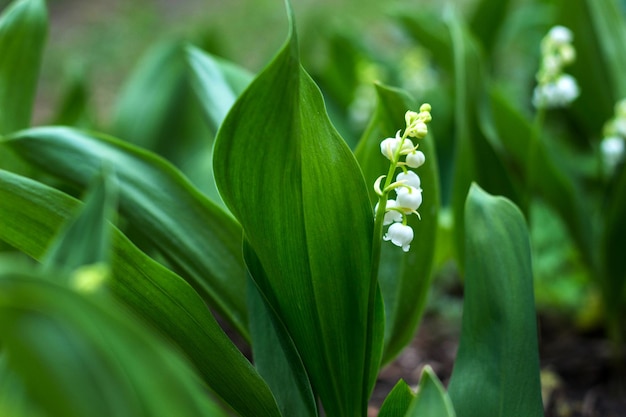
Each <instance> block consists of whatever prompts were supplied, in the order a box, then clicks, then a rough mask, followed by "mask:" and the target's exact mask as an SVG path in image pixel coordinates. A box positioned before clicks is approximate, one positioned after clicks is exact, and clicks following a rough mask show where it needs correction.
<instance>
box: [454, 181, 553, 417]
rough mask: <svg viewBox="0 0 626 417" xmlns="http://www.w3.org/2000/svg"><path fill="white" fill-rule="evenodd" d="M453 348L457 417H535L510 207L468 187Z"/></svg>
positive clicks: (530, 321) (523, 264)
mask: <svg viewBox="0 0 626 417" xmlns="http://www.w3.org/2000/svg"><path fill="white" fill-rule="evenodd" d="M465 236H466V242H465V250H466V271H465V272H466V277H465V297H464V305H463V323H462V329H461V340H460V345H459V350H458V353H457V358H456V361H455V364H454V369H453V373H452V378H451V380H450V385H449V393H450V397H451V399H452V402H453V404H454V408H455V410H456V413H457V415H458V416H459V417H479V416H480V417H482V416H486V415H488V416H493V417H498V416H501V417H507V416H528V417H533V416H543V404H542V401H541V387H540V383H539V354H538V346H537V327H536V316H535V308H534V305H535V303H534V295H533V280H532V279H533V278H532V267H531V259H530V243H529V240H528V232H527V230H526V225H525V222H524V218H523V216H522V214H521V212H520V211H519V209H518V208H517V207H515V205H513V204H512V203H511V202H510V201H508V200H506V199H504V198H502V197H493V196H491V195H489V194H487V193H486V192H484V191H483V190H482V189H480V188H479V187H478V186H477V185H475V184H474V185H472V187H471V189H470V192H469V194H468V197H467V203H466V206H465Z"/></svg>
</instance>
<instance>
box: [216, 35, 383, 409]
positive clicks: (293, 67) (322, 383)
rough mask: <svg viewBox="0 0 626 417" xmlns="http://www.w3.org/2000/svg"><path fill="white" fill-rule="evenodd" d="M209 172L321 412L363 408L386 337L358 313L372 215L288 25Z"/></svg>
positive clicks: (222, 136)
mask: <svg viewBox="0 0 626 417" xmlns="http://www.w3.org/2000/svg"><path fill="white" fill-rule="evenodd" d="M214 168H215V178H216V182H217V185H218V188H219V190H220V193H221V194H222V197H223V199H224V201H225V202H226V204H227V205H228V207H229V208H230V210H231V211H232V212H233V214H234V215H235V216H236V217H237V218H238V219H239V221H240V222H241V224H242V226H243V229H244V232H245V235H246V238H247V239H248V241H249V243H250V246H251V247H252V249H253V250H254V252H255V254H256V255H257V257H258V260H259V263H260V265H261V266H262V268H263V270H264V271H265V273H266V279H265V277H264V276H259V275H256V276H254V279H255V281H256V283H257V285H258V287H259V289H260V291H261V292H262V294H263V296H264V297H265V298H266V299H267V300H268V302H269V303H270V305H271V306H272V308H273V309H274V310H275V311H276V312H277V314H278V315H279V317H280V318H281V319H282V320H283V321H284V324H285V326H286V329H287V331H288V332H289V334H290V336H291V337H292V339H293V341H294V344H295V347H296V349H297V350H298V352H299V353H300V355H301V357H302V360H303V363H304V365H305V368H306V371H307V372H308V374H309V376H310V379H311V381H312V384H313V387H314V389H315V391H316V393H317V394H318V395H319V397H320V398H321V401H322V404H323V406H324V409H325V410H326V413H327V414H328V415H333V416H337V417H340V416H348V415H350V416H353V415H363V414H365V410H366V404H367V397H368V396H369V390H370V389H371V385H372V384H371V381H373V378H372V375H371V374H372V372H371V369H373V368H375V369H377V364H378V358H377V357H376V355H375V353H369V354H368V352H376V351H377V349H376V348H375V347H373V340H377V339H378V338H379V337H380V336H382V335H374V336H372V334H371V333H372V332H371V328H372V327H374V326H369V325H368V323H372V322H374V321H375V320H372V321H369V320H366V317H368V315H369V313H370V312H368V309H370V308H372V309H373V308H374V305H375V302H374V300H375V290H376V287H375V286H374V287H373V290H372V291H370V288H371V285H370V284H371V281H370V268H369V266H370V256H371V254H370V252H371V239H372V233H373V215H372V210H371V205H370V203H369V200H368V196H367V189H366V186H365V183H364V181H363V177H362V175H361V173H360V170H359V167H358V165H357V163H356V160H355V159H354V156H353V155H352V153H351V151H350V149H349V148H348V146H347V145H346V144H345V142H344V141H343V140H342V139H341V137H339V135H338V134H337V132H336V131H335V129H334V128H333V126H332V125H331V124H330V122H329V120H328V117H327V116H326V112H325V110H324V104H323V101H322V97H321V94H320V92H319V90H318V89H317V87H316V86H315V84H314V83H313V81H312V80H311V79H310V77H309V76H308V75H307V74H306V72H305V71H304V70H303V69H302V68H301V66H300V62H299V58H298V47H297V41H296V38H295V33H293V28H292V34H291V36H290V38H289V40H288V42H287V44H286V45H285V46H284V47H283V49H282V50H281V51H280V53H279V54H278V55H277V56H276V57H275V59H274V60H273V61H272V63H271V64H270V65H269V66H268V67H267V68H266V69H265V70H264V71H263V72H262V73H261V74H260V75H259V76H258V77H257V78H256V79H255V80H254V81H253V82H252V84H251V85H250V87H249V88H248V89H247V90H246V91H245V92H244V93H243V94H242V96H241V97H240V98H239V100H238V101H237V102H236V103H235V105H234V106H233V108H232V109H231V111H230V113H229V114H228V116H227V118H226V120H225V121H224V123H223V125H222V128H221V129H220V131H219V133H218V138H217V141H216V144H215V150H214ZM372 317H375V316H374V315H373V314H372ZM372 364H375V365H376V366H374V367H373V366H372ZM368 373H369V375H368Z"/></svg>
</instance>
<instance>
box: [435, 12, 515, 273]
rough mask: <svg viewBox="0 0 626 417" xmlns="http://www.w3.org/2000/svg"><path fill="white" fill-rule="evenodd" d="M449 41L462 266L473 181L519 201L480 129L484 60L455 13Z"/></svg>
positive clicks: (456, 209) (455, 209)
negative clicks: (467, 200)
mask: <svg viewBox="0 0 626 417" xmlns="http://www.w3.org/2000/svg"><path fill="white" fill-rule="evenodd" d="M446 23H447V25H448V30H449V32H450V37H451V39H452V51H451V52H452V54H453V56H454V79H455V97H454V101H455V116H456V117H455V122H456V129H457V131H456V132H455V135H456V146H457V148H456V155H455V173H454V184H453V195H452V207H453V215H454V227H455V228H454V232H455V236H456V244H457V257H458V259H459V261H460V265H461V266H463V265H464V259H463V256H464V253H465V251H464V249H463V245H464V239H463V230H464V226H463V222H464V216H463V207H464V202H465V196H466V195H467V192H468V189H469V187H470V184H471V182H472V181H478V182H479V183H480V184H481V185H482V186H484V187H486V188H487V189H488V190H489V191H490V192H494V193H498V194H503V195H506V196H507V197H510V198H512V199H516V200H517V199H518V198H517V197H518V196H517V190H516V189H515V187H514V185H513V183H512V181H511V179H510V177H509V175H508V173H507V171H506V169H505V167H504V165H503V163H502V161H501V160H500V159H499V158H498V155H497V154H496V152H495V150H494V149H493V147H492V146H491V144H490V143H489V142H488V140H487V138H486V137H485V135H484V133H483V131H482V130H481V129H480V126H479V123H478V121H479V118H478V111H477V110H478V108H479V106H480V104H481V103H482V102H483V100H486V97H485V94H484V90H485V83H486V81H485V74H484V58H483V54H482V53H481V50H480V48H479V47H478V45H477V44H476V42H475V40H474V39H473V36H472V34H471V33H469V32H468V30H467V28H466V27H465V26H464V24H463V22H462V21H461V20H460V18H459V17H458V15H457V14H456V13H450V14H449V15H448V16H447V20H446Z"/></svg>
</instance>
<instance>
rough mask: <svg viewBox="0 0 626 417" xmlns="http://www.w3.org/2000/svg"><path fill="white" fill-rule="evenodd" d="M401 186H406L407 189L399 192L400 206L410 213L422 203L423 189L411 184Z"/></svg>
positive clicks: (398, 200)
mask: <svg viewBox="0 0 626 417" xmlns="http://www.w3.org/2000/svg"><path fill="white" fill-rule="evenodd" d="M401 188H404V189H405V190H406V191H404V192H400V193H398V197H397V198H396V202H397V203H398V207H399V208H401V209H402V210H403V211H405V212H409V213H411V212H412V211H413V210H417V209H418V208H419V207H420V206H421V205H422V189H421V188H414V187H411V186H409V187H408V188H407V187H401Z"/></svg>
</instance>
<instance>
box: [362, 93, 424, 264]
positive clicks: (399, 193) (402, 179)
mask: <svg viewBox="0 0 626 417" xmlns="http://www.w3.org/2000/svg"><path fill="white" fill-rule="evenodd" d="M430 110H431V107H430V104H427V103H425V104H422V105H421V106H420V109H419V112H414V111H410V110H409V111H407V112H406V113H405V115H404V118H405V122H406V128H405V130H404V133H403V134H402V135H400V131H398V132H397V133H396V136H395V137H389V138H386V139H383V140H382V141H381V143H380V152H381V153H382V154H383V155H384V156H385V158H387V159H389V161H390V162H391V166H390V167H389V173H388V174H387V175H381V176H379V177H378V178H377V179H376V181H375V182H374V190H375V191H376V194H378V196H379V197H380V198H379V203H377V204H376V207H375V208H374V212H375V213H378V211H379V209H380V203H382V202H385V213H384V216H383V221H382V223H383V224H382V225H383V226H387V225H390V226H389V228H388V229H387V233H386V234H385V235H384V236H383V239H384V240H386V241H391V242H392V243H393V244H394V245H396V246H400V247H401V248H402V250H404V251H405V252H408V250H409V247H410V243H411V241H412V240H413V229H412V228H411V226H409V225H407V224H406V223H407V216H409V215H411V214H416V215H417V216H418V217H419V213H418V212H417V209H418V208H419V207H420V206H421V204H422V188H421V179H420V177H419V175H417V174H416V173H415V172H413V171H411V170H409V169H407V167H408V168H418V167H420V166H422V165H423V164H424V162H425V160H426V157H425V155H424V153H423V152H421V151H418V150H417V148H418V146H419V145H417V146H416V145H414V144H413V142H412V141H411V139H409V138H416V139H422V138H424V137H425V136H426V134H427V133H428V126H427V124H428V123H429V122H430V121H431V120H432V116H431V114H430ZM402 157H405V161H404V162H402V161H401V158H402ZM398 167H401V168H402V171H401V172H400V173H398V174H397V175H396V178H395V182H392V178H391V175H392V174H393V172H394V171H395V170H396V169H397V168H398ZM383 179H385V184H384V186H382V187H381V183H382V180H383ZM392 190H395V192H396V199H395V200H390V199H387V200H385V199H386V198H387V196H388V194H389V193H390V192H391V191H392ZM378 221H380V217H378Z"/></svg>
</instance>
